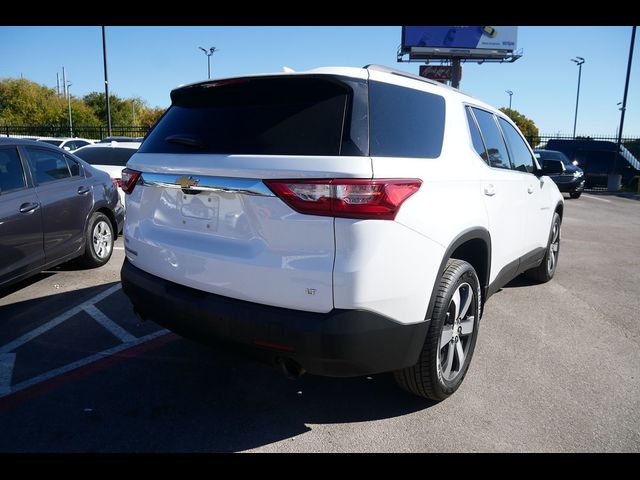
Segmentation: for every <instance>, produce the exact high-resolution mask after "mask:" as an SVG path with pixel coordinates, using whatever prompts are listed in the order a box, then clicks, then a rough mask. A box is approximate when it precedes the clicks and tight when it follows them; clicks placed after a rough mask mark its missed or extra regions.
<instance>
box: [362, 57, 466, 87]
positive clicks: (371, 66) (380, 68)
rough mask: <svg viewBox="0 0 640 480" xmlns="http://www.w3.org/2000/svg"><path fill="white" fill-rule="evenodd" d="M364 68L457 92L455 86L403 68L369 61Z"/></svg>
mask: <svg viewBox="0 0 640 480" xmlns="http://www.w3.org/2000/svg"><path fill="white" fill-rule="evenodd" d="M362 68H364V69H366V70H375V71H377V72H384V73H390V74H392V75H398V76H399V77H406V78H411V79H413V80H418V81H420V82H425V83H430V84H431V85H437V86H439V87H444V88H449V89H451V90H454V91H456V92H459V90H458V89H457V88H453V87H450V86H448V85H445V84H444V83H440V82H436V81H435V80H431V79H429V78H425V77H421V76H420V75H416V74H414V73H409V72H405V71H404V70H398V69H397V68H391V67H385V66H384V65H376V64H374V63H371V64H369V65H365V66H364V67H362Z"/></svg>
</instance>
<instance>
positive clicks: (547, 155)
mask: <svg viewBox="0 0 640 480" xmlns="http://www.w3.org/2000/svg"><path fill="white" fill-rule="evenodd" d="M533 153H534V154H535V156H536V158H537V159H538V161H539V163H541V164H542V165H543V167H544V166H545V165H546V166H547V171H549V172H552V171H555V172H557V173H549V174H548V175H549V177H550V178H551V180H553V181H554V182H556V185H557V186H558V190H560V191H561V192H566V193H568V194H569V196H570V197H571V198H580V195H582V191H583V190H584V180H585V179H584V171H583V170H582V169H581V168H580V167H578V166H577V165H576V164H574V162H572V161H571V160H569V159H568V158H567V156H566V155H565V154H564V153H562V152H558V151H556V150H542V149H539V148H536V149H534V150H533ZM554 163H555V165H553V164H554ZM576 163H577V162H576Z"/></svg>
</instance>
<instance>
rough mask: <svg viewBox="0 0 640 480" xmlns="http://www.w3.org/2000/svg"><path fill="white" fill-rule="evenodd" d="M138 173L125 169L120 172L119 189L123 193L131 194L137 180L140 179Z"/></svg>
mask: <svg viewBox="0 0 640 480" xmlns="http://www.w3.org/2000/svg"><path fill="white" fill-rule="evenodd" d="M140 173H141V172H138V171H137V170H132V169H130V168H125V169H124V170H122V175H121V177H122V178H121V179H120V188H122V191H123V192H124V193H131V192H133V189H134V188H135V186H136V184H137V183H138V179H139V178H140Z"/></svg>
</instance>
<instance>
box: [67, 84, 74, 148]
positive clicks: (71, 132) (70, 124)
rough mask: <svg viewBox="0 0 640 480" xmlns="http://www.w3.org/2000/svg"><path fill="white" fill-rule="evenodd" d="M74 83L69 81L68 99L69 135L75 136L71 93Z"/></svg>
mask: <svg viewBox="0 0 640 480" xmlns="http://www.w3.org/2000/svg"><path fill="white" fill-rule="evenodd" d="M71 85H73V84H72V83H71V82H69V83H67V101H68V103H69V136H70V137H72V138H73V120H72V118H71V94H70V93H69V87H70V86H71Z"/></svg>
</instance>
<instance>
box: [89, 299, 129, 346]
mask: <svg viewBox="0 0 640 480" xmlns="http://www.w3.org/2000/svg"><path fill="white" fill-rule="evenodd" d="M82 309H83V310H84V311H85V312H87V313H88V314H89V315H91V317H92V318H93V319H94V320H95V321H96V322H98V323H99V324H100V325H102V326H103V327H104V328H106V329H107V330H109V332H110V333H111V334H112V335H113V336H114V337H116V338H118V339H119V340H120V341H122V342H124V343H131V342H134V341H135V340H136V337H135V336H134V335H131V334H130V333H129V332H127V331H126V330H125V329H124V328H122V327H121V326H120V325H118V324H117V323H116V322H114V321H113V320H111V319H110V318H109V317H107V316H106V315H105V314H104V313H102V312H101V311H100V310H98V309H97V308H96V306H95V305H85V306H84V307H82Z"/></svg>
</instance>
